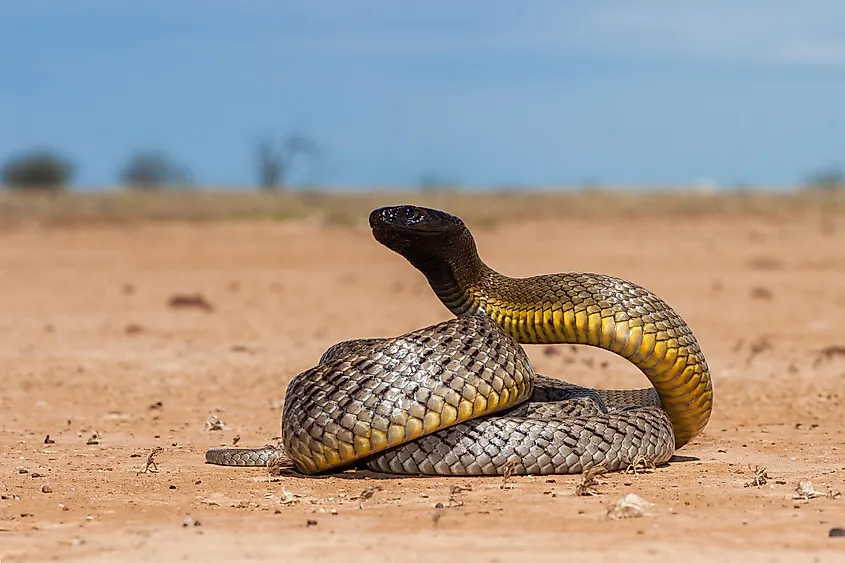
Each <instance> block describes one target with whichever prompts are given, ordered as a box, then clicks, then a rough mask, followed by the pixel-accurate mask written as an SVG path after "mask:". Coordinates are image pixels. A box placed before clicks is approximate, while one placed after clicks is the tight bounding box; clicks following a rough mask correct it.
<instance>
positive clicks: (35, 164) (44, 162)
mask: <svg viewBox="0 0 845 563" xmlns="http://www.w3.org/2000/svg"><path fill="white" fill-rule="evenodd" d="M75 172H76V170H75V167H74V165H73V163H71V162H70V161H69V160H68V159H66V158H64V157H62V156H61V155H60V154H58V153H57V152H56V151H53V150H50V149H33V150H30V151H26V152H23V153H20V154H17V155H15V156H12V157H11V158H9V159H8V160H7V161H6V162H5V164H4V165H3V170H2V177H3V184H4V185H6V186H7V187H9V188H11V189H19V190H51V191H55V190H61V189H63V188H64V187H65V186H66V185H67V184H68V183H70V181H71V180H72V179H73V176H74V174H75Z"/></svg>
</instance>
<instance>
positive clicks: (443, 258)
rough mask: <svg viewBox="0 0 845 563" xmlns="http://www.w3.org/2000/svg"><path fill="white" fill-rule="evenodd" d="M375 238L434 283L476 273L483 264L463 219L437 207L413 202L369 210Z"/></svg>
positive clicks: (466, 281)
mask: <svg viewBox="0 0 845 563" xmlns="http://www.w3.org/2000/svg"><path fill="white" fill-rule="evenodd" d="M370 227H371V228H372V231H373V236H374V237H375V239H376V240H377V241H378V242H380V243H381V244H383V245H384V246H386V247H387V248H389V249H391V250H393V251H394V252H396V253H398V254H400V255H402V256H404V257H405V258H406V259H407V260H408V261H409V262H410V263H411V264H412V265H413V266H414V267H416V268H417V269H418V270H420V271H421V272H422V273H423V274H425V275H426V277H428V280H429V282H430V283H431V284H432V285H433V286H435V291H436V290H437V286H438V285H440V284H442V283H443V282H446V281H452V280H453V279H455V278H459V280H460V281H462V282H464V283H469V282H470V280H469V279H466V277H467V275H478V274H479V273H480V272H479V268H483V267H484V264H483V262H481V261H480V260H479V258H478V252H477V251H476V248H475V240H474V239H473V237H472V233H470V230H469V229H468V228H467V227H466V225H465V224H464V222H463V221H461V220H460V219H459V218H458V217H455V216H454V215H450V214H449V213H446V212H444V211H439V210H437V209H429V208H426V207H417V206H414V205H397V206H392V207H382V208H380V209H376V210H375V211H373V212H372V213H370Z"/></svg>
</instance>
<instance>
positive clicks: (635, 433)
mask: <svg viewBox="0 0 845 563" xmlns="http://www.w3.org/2000/svg"><path fill="white" fill-rule="evenodd" d="M370 226H371V228H372V232H373V235H374V237H375V239H376V240H377V241H378V242H380V243H381V244H383V245H384V246H386V247H388V248H390V249H392V250H394V251H395V252H397V253H399V254H400V255H402V256H404V257H405V258H406V259H407V260H408V261H409V262H410V263H411V264H412V265H413V266H415V267H416V268H417V269H418V270H419V271H421V272H422V273H423V274H424V275H425V277H426V278H427V279H428V282H429V284H430V286H431V287H432V289H433V290H434V292H435V293H436V295H437V296H438V297H439V298H440V300H441V301H442V302H443V304H444V305H445V306H446V307H447V308H448V309H449V310H450V311H451V312H452V313H453V314H454V315H455V318H453V319H450V320H447V321H445V322H442V323H439V324H436V325H432V326H429V327H426V328H422V329H420V330H416V331H414V332H410V333H408V334H405V335H402V336H398V337H395V338H363V339H359V340H350V341H345V342H340V343H338V344H335V345H334V346H332V347H331V348H329V349H328V350H327V351H326V352H325V353H324V354H323V356H322V357H321V358H320V361H319V364H318V365H317V366H315V367H313V368H311V369H309V370H307V371H305V372H303V373H301V374H299V375H297V376H296V377H294V378H293V380H292V381H291V382H290V384H289V386H288V389H287V392H286V396H285V403H284V408H283V413H282V444H283V446H284V448H283V449H281V448H279V449H274V448H269V447H265V448H258V449H228V448H223V449H211V450H209V451H208V452H207V453H206V461H208V462H209V463H215V464H219V465H240V466H263V465H267V464H268V463H270V462H271V460H274V459H279V458H280V457H284V458H285V459H289V460H290V462H292V464H293V466H294V468H295V469H296V470H298V471H299V472H302V473H308V474H314V473H320V472H327V471H332V470H340V469H345V468H349V467H352V466H366V467H369V468H370V469H372V470H375V471H382V472H391V473H406V474H439V475H500V474H504V473H511V474H552V473H580V472H582V471H586V470H587V469H590V468H591V467H594V466H596V465H602V466H603V467H604V468H605V469H606V470H608V471H613V470H618V469H622V468H625V467H627V466H629V465H630V464H631V463H635V462H637V460H644V461H647V462H650V463H653V464H654V465H661V464H663V463H665V462H667V461H668V460H669V459H670V458H671V457H672V455H673V453H674V451H675V449H676V448H680V447H681V446H683V445H685V444H686V443H688V442H689V441H690V440H692V439H693V438H694V437H695V436H697V435H698V434H699V433H700V432H701V431H702V430H703V429H704V427H705V426H706V425H707V422H708V421H709V419H710V413H711V411H712V405H713V389H712V384H711V381H710V372H709V369H708V367H707V362H706V361H705V359H704V356H703V354H702V353H701V350H700V348H699V345H698V343H697V341H696V338H695V336H694V335H693V333H692V331H691V330H690V328H689V327H688V326H687V324H686V323H685V322H684V321H683V319H681V317H680V316H679V315H678V314H677V313H676V312H675V311H674V310H672V308H671V307H669V305H667V304H666V303H665V302H664V301H663V300H661V299H660V298H659V297H657V296H656V295H654V294H653V293H651V292H650V291H648V290H646V289H645V288H643V287H640V286H638V285H636V284H634V283H632V282H629V281H626V280H623V279H619V278H615V277H611V276H606V275H601V274H587V273H565V274H547V275H541V276H535V277H530V278H511V277H507V276H504V275H502V274H500V273H498V272H496V271H495V270H493V269H491V268H490V267H488V266H487V265H486V264H485V263H484V262H483V261H482V260H481V258H480V257H479V255H478V251H477V249H476V244H475V240H474V239H473V236H472V234H471V232H470V230H469V229H468V228H467V227H466V225H465V224H464V223H463V221H461V220H460V219H459V218H458V217H455V216H453V215H450V214H448V213H445V212H443V211H438V210H434V209H427V208H423V207H416V206H408V205H403V206H393V207H383V208H380V209H376V210H375V211H373V212H372V213H371V214H370ZM520 343H523V344H555V343H572V344H585V345H590V346H596V347H600V348H604V349H606V350H609V351H611V352H614V353H616V354H619V355H620V356H622V357H624V358H626V359H627V360H629V361H630V362H631V363H633V364H634V365H636V366H637V367H638V368H639V369H640V370H641V371H642V372H643V373H644V374H645V375H646V376H647V377H648V379H649V380H650V381H651V383H652V387H649V388H645V389H635V390H601V389H591V388H587V387H580V386H577V385H573V384H571V383H567V382H564V381H561V380H558V379H552V378H548V377H543V376H540V375H535V374H534V372H533V370H532V368H531V364H530V362H529V360H528V357H527V355H526V354H525V351H524V350H523V349H522V347H521V346H520Z"/></svg>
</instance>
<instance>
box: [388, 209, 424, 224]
mask: <svg viewBox="0 0 845 563" xmlns="http://www.w3.org/2000/svg"><path fill="white" fill-rule="evenodd" d="M393 218H394V219H395V220H398V221H400V222H401V223H404V224H405V225H415V224H417V223H419V222H420V221H422V220H423V219H424V217H423V214H422V213H421V212H420V210H419V208H417V207H413V206H410V205H402V206H399V207H397V208H396V209H395V210H394V213H393Z"/></svg>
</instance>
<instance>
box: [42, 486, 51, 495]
mask: <svg viewBox="0 0 845 563" xmlns="http://www.w3.org/2000/svg"><path fill="white" fill-rule="evenodd" d="M41 492H42V493H47V494H50V493H52V492H53V488H52V487H51V486H50V485H42V486H41Z"/></svg>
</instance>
